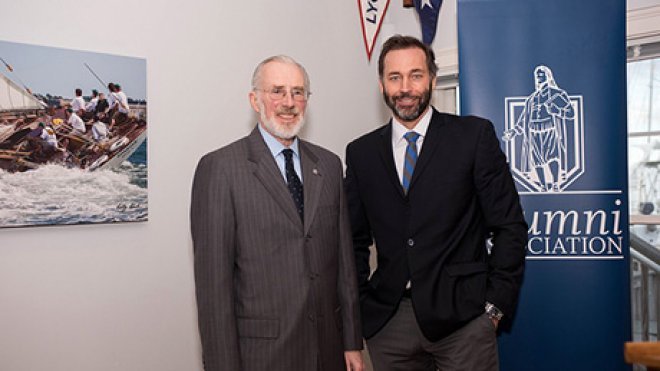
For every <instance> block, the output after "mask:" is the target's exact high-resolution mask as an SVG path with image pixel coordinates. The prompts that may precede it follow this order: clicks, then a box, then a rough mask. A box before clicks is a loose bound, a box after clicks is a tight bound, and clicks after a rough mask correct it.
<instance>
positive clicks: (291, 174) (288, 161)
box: [282, 148, 305, 220]
mask: <svg viewBox="0 0 660 371" xmlns="http://www.w3.org/2000/svg"><path fill="white" fill-rule="evenodd" d="M282 154H283V155H284V169H285V170H286V183H287V186H288V187H289V193H291V197H292V198H293V202H294V203H295V204H296V210H298V215H300V220H303V216H304V215H305V209H304V200H305V198H304V195H303V185H302V182H301V181H300V178H299V177H298V174H296V170H295V169H294V168H293V150H292V149H290V148H286V149H283V150H282Z"/></svg>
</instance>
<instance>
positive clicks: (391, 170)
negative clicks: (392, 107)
mask: <svg viewBox="0 0 660 371" xmlns="http://www.w3.org/2000/svg"><path fill="white" fill-rule="evenodd" d="M380 137H381V138H380V139H381V143H380V144H379V148H378V152H379V153H380V157H381V160H382V161H383V165H384V166H385V172H386V173H387V179H389V180H390V182H392V185H393V186H394V187H395V188H396V189H397V191H398V192H399V195H401V197H404V196H405V194H404V193H403V186H402V185H401V181H400V180H399V175H398V174H397V172H396V166H395V164H394V153H393V152H392V120H390V123H389V124H388V125H386V126H385V127H384V128H383V130H381V132H380Z"/></svg>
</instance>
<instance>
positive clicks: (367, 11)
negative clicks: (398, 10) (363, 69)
mask: <svg viewBox="0 0 660 371" xmlns="http://www.w3.org/2000/svg"><path fill="white" fill-rule="evenodd" d="M389 4H390V0H385V1H383V0H380V1H378V0H358V9H359V10H360V22H361V24H362V38H363V40H364V46H365V48H366V49H367V59H369V60H371V53H372V52H373V50H374V43H375V42H376V37H378V32H379V31H380V26H381V24H383V18H385V13H386V12H387V7H388V5H389Z"/></svg>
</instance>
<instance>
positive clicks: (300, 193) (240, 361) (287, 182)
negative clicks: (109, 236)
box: [191, 56, 363, 371]
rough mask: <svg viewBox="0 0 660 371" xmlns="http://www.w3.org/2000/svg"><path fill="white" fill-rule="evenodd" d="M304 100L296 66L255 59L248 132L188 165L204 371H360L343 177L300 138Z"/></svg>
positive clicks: (332, 161) (336, 164) (330, 157)
mask: <svg viewBox="0 0 660 371" xmlns="http://www.w3.org/2000/svg"><path fill="white" fill-rule="evenodd" d="M308 98H309V78H308V76H307V72H306V71H305V69H304V68H303V67H302V66H301V65H300V64H299V63H297V62H296V61H294V60H293V59H291V58H290V57H286V56H275V57H271V58H268V59H266V60H264V61H263V62H261V63H260V64H259V65H258V66H257V68H256V69H255V71H254V75H253V78H252V91H251V92H250V93H249V99H250V104H251V105H252V108H253V109H254V110H255V112H257V114H258V116H259V120H258V121H259V122H258V124H257V127H256V128H255V129H254V130H253V131H252V133H251V134H250V135H248V136H247V137H245V138H243V139H240V140H238V141H236V142H234V143H232V144H230V145H228V146H226V147H224V148H221V149H219V150H216V151H214V152H211V153H209V154H207V155H205V156H204V157H203V158H202V159H201V160H200V162H199V164H198V166H197V171H196V173H195V179H194V183H193V191H192V205H191V230H192V238H193V249H194V255H195V259H194V265H195V285H196V293H197V308H198V312H199V331H200V335H201V340H202V358H203V361H204V368H205V370H206V371H220V370H232V371H259V370H268V371H277V370H282V371H285V370H286V371H291V370H293V371H296V370H299V371H309V370H324V371H326V370H327V371H343V370H348V371H352V370H363V363H362V358H361V354H360V349H362V335H361V331H360V323H359V308H358V295H357V279H356V274H355V261H354V255H353V249H352V244H351V234H350V225H349V219H348V212H347V208H346V201H345V198H344V193H343V188H342V175H343V170H342V166H341V161H340V160H339V158H338V157H337V156H336V155H334V154H332V153H331V152H329V151H327V150H325V149H322V148H321V147H318V146H316V145H313V144H311V143H309V142H306V141H303V140H301V139H300V138H298V132H299V131H300V129H301V128H302V126H303V122H304V115H305V108H306V106H307V100H308Z"/></svg>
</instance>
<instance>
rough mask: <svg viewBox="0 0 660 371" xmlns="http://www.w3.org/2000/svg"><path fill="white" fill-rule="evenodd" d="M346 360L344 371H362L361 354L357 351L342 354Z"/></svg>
mask: <svg viewBox="0 0 660 371" xmlns="http://www.w3.org/2000/svg"><path fill="white" fill-rule="evenodd" d="M344 359H345V360H346V371H364V362H362V352H361V351H359V350H347V351H345V352H344Z"/></svg>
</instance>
